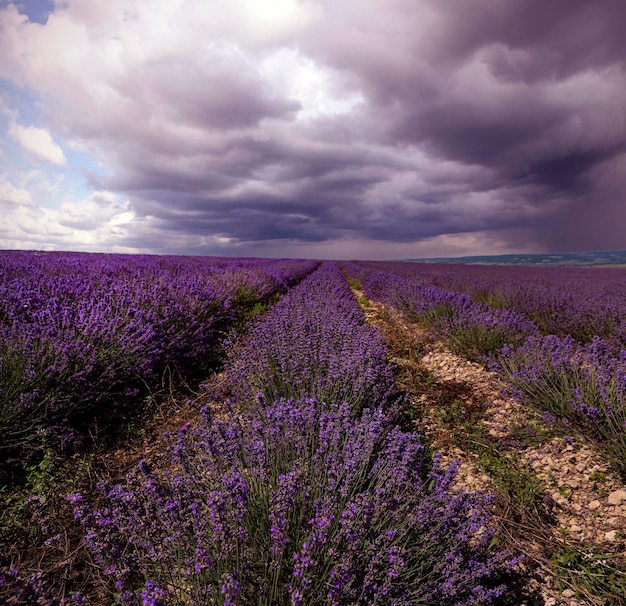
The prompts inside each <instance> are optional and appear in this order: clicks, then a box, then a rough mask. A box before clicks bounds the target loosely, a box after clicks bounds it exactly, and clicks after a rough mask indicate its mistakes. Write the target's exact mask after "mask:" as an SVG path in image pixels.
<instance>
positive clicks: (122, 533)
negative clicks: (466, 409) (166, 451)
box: [70, 263, 517, 606]
mask: <svg viewBox="0 0 626 606" xmlns="http://www.w3.org/2000/svg"><path fill="white" fill-rule="evenodd" d="M385 354H386V351H385V348H384V345H383V342H382V340H381V338H380V337H379V336H378V334H377V333H376V332H375V331H374V330H373V329H372V328H371V327H369V326H368V325H367V323H366V322H365V319H364V316H363V314H362V312H361V311H360V309H359V307H358V305H357V303H356V301H355V299H354V297H353V296H352V294H351V292H350V289H349V287H348V285H347V283H346V281H345V279H344V278H343V276H342V275H341V273H340V272H339V270H338V269H337V267H336V266H335V265H333V264H330V263H325V264H323V265H322V267H321V268H320V269H318V270H317V271H316V272H314V273H313V274H311V275H310V276H309V277H308V278H306V279H305V280H304V281H303V282H302V283H301V284H299V285H298V286H297V287H295V288H293V289H292V290H290V291H289V292H288V293H287V294H286V295H285V296H284V297H283V298H281V300H280V301H279V302H278V303H277V304H276V305H275V306H273V307H272V308H271V309H270V310H269V312H268V313H267V315H265V316H263V317H261V318H259V319H258V320H257V321H256V322H255V323H254V324H253V325H252V326H251V327H250V329H249V331H248V332H247V334H246V336H245V337H243V338H242V339H241V340H240V341H238V342H236V343H235V344H233V345H232V350H231V353H230V354H229V358H228V362H227V365H226V374H227V376H228V378H229V379H230V382H231V383H232V384H233V391H232V393H231V398H232V401H234V403H236V406H234V407H233V408H232V409H230V410H229V411H228V412H229V414H227V415H220V416H219V418H215V417H212V415H211V414H210V412H209V410H208V409H206V408H205V409H203V415H202V423H201V425H200V426H199V427H198V428H195V429H194V428H191V427H190V426H189V425H188V424H186V425H185V426H183V427H181V428H179V429H178V430H177V432H176V434H175V435H170V436H168V442H169V445H170V450H171V456H172V464H171V465H170V466H169V467H168V470H167V471H162V472H156V471H153V470H151V469H150V467H149V465H148V464H147V463H146V462H144V461H142V462H140V463H139V465H138V469H137V470H136V472H134V473H132V474H131V475H130V476H129V478H128V481H127V483H126V484H125V485H123V486H109V485H104V484H103V485H101V486H100V490H101V491H102V493H103V497H102V498H103V502H102V503H101V505H100V508H99V509H93V508H91V507H90V506H89V504H88V503H87V502H86V500H85V498H84V497H83V496H82V495H80V494H73V495H70V500H71V502H72V503H73V505H74V509H75V516H76V518H77V519H78V520H80V522H81V523H82V524H84V526H85V528H86V535H85V536H86V542H87V547H88V549H89V550H90V552H91V554H92V556H93V558H94V559H95V561H96V562H97V563H98V565H99V566H101V567H102V569H103V570H104V571H105V573H106V574H108V575H109V576H111V577H112V578H113V580H114V581H115V586H116V589H117V591H118V594H119V599H120V602H121V603H122V604H127V605H138V604H175V603H188V604H203V603H215V604H224V605H234V604H251V603H256V604H259V605H269V604H291V605H296V606H299V605H301V604H311V605H314V604H332V605H339V604H356V605H365V604H375V603H380V604H394V605H398V606H400V605H408V604H418V603H436V604H441V605H446V604H449V605H452V604H455V605H459V606H461V605H470V604H473V605H478V604H489V603H493V602H494V601H495V600H496V599H497V598H498V596H501V595H502V594H503V593H504V592H505V590H506V584H505V576H506V575H507V574H508V573H509V572H510V571H511V570H512V569H513V568H515V566H516V564H517V562H516V560H515V559H514V558H511V557H510V556H509V555H508V554H506V553H504V552H500V551H498V550H497V549H495V547H494V543H495V541H494V531H493V527H492V525H491V522H490V514H489V509H490V504H491V500H490V498H489V497H487V496H485V495H481V494H478V493H467V492H463V491H458V490H456V489H455V487H454V475H455V467H454V466H452V467H450V468H447V469H446V468H442V467H441V466H440V465H439V463H438V461H437V458H435V462H434V463H433V462H432V461H431V456H430V454H429V452H428V450H427V449H426V448H425V447H424V446H423V444H422V443H421V441H420V438H419V437H418V436H417V435H416V434H415V433H414V432H412V431H410V432H407V431H403V430H402V429H401V428H400V427H398V426H397V425H396V417H395V416H394V412H393V406H391V410H390V407H389V406H390V404H392V403H393V401H394V400H395V398H396V397H397V392H396V391H395V387H394V383H393V371H392V368H391V367H390V366H389V364H388V363H387V362H386V360H385ZM235 410H244V412H242V413H239V414H236V413H235V412H234V411H235Z"/></svg>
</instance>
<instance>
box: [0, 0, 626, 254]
mask: <svg viewBox="0 0 626 606" xmlns="http://www.w3.org/2000/svg"><path fill="white" fill-rule="evenodd" d="M625 27H626V2H625V1H624V0H445V1H444V0H106V1H103V0H55V1H54V2H53V1H51V0H20V1H19V2H14V3H12V2H8V1H7V0H0V248H5V249H7V248H9V249H13V248H26V249H57V250H92V251H104V252H142V253H166V254H167V253H171V254H180V253H183V254H217V255H233V256H241V255H254V256H264V257H317V258H337V259H339V258H370V259H376V258H378V259H381V258H407V257H428V256H458V255H465V254H499V253H505V252H557V251H577V250H606V249H626V35H624V28H625Z"/></svg>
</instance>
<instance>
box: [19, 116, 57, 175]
mask: <svg viewBox="0 0 626 606" xmlns="http://www.w3.org/2000/svg"><path fill="white" fill-rule="evenodd" d="M9 135H10V136H11V137H13V139H15V140H16V141H17V142H18V143H19V144H20V145H21V146H22V147H23V148H24V149H25V150H27V151H28V152H29V153H31V154H32V155H33V156H35V157H36V158H39V159H41V160H45V161H46V162H49V163H50V164H54V165H55V166H64V165H66V164H67V158H66V157H65V154H64V153H63V150H62V149H61V148H60V147H59V145H57V144H56V143H55V142H54V140H53V139H52V136H51V135H50V133H49V132H48V131H47V130H46V129H45V128H37V127H36V126H22V125H21V124H18V123H17V122H11V125H10V126H9Z"/></svg>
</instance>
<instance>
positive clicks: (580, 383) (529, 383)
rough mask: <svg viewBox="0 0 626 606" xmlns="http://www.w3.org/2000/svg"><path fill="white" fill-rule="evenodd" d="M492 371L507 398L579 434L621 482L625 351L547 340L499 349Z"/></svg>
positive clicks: (625, 438)
mask: <svg viewBox="0 0 626 606" xmlns="http://www.w3.org/2000/svg"><path fill="white" fill-rule="evenodd" d="M491 368H492V369H493V370H495V371H496V372H498V373H499V374H500V376H501V377H503V378H504V379H505V381H506V382H507V384H508V392H509V394H510V395H512V396H514V397H517V398H518V399H519V400H520V401H521V402H523V403H526V404H528V405H531V406H533V407H535V408H538V409H540V410H543V411H547V412H549V413H550V414H552V415H554V416H555V417H556V418H557V419H564V420H566V422H571V423H573V424H576V425H578V426H580V427H582V428H584V429H585V433H586V434H587V435H590V436H591V437H592V438H595V439H596V440H597V441H598V443H599V445H600V446H601V447H602V448H603V449H604V451H605V452H606V453H607V455H608V456H609V457H610V458H611V459H612V461H613V463H614V465H615V467H616V469H617V470H618V471H620V473H621V474H622V475H624V476H625V477H626V351H624V350H622V351H621V352H620V351H617V350H616V349H615V348H614V347H613V346H612V345H611V344H609V343H607V342H606V341H604V340H603V339H601V338H600V337H596V338H595V339H594V340H593V341H592V342H591V343H590V344H587V345H581V344H580V343H577V342H576V341H575V340H574V339H573V338H572V337H569V336H568V337H565V338H559V337H556V336H554V335H549V336H547V337H534V338H529V339H528V340H527V341H526V343H524V345H523V346H521V347H519V348H517V349H514V348H511V347H506V348H504V349H503V350H502V351H501V352H500V353H499V355H498V356H497V357H496V358H494V359H493V361H492V363H491Z"/></svg>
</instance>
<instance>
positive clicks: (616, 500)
mask: <svg viewBox="0 0 626 606" xmlns="http://www.w3.org/2000/svg"><path fill="white" fill-rule="evenodd" d="M608 501H609V505H619V504H620V503H622V502H623V501H626V490H616V491H615V492H612V493H611V494H610V495H609V499H608Z"/></svg>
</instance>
